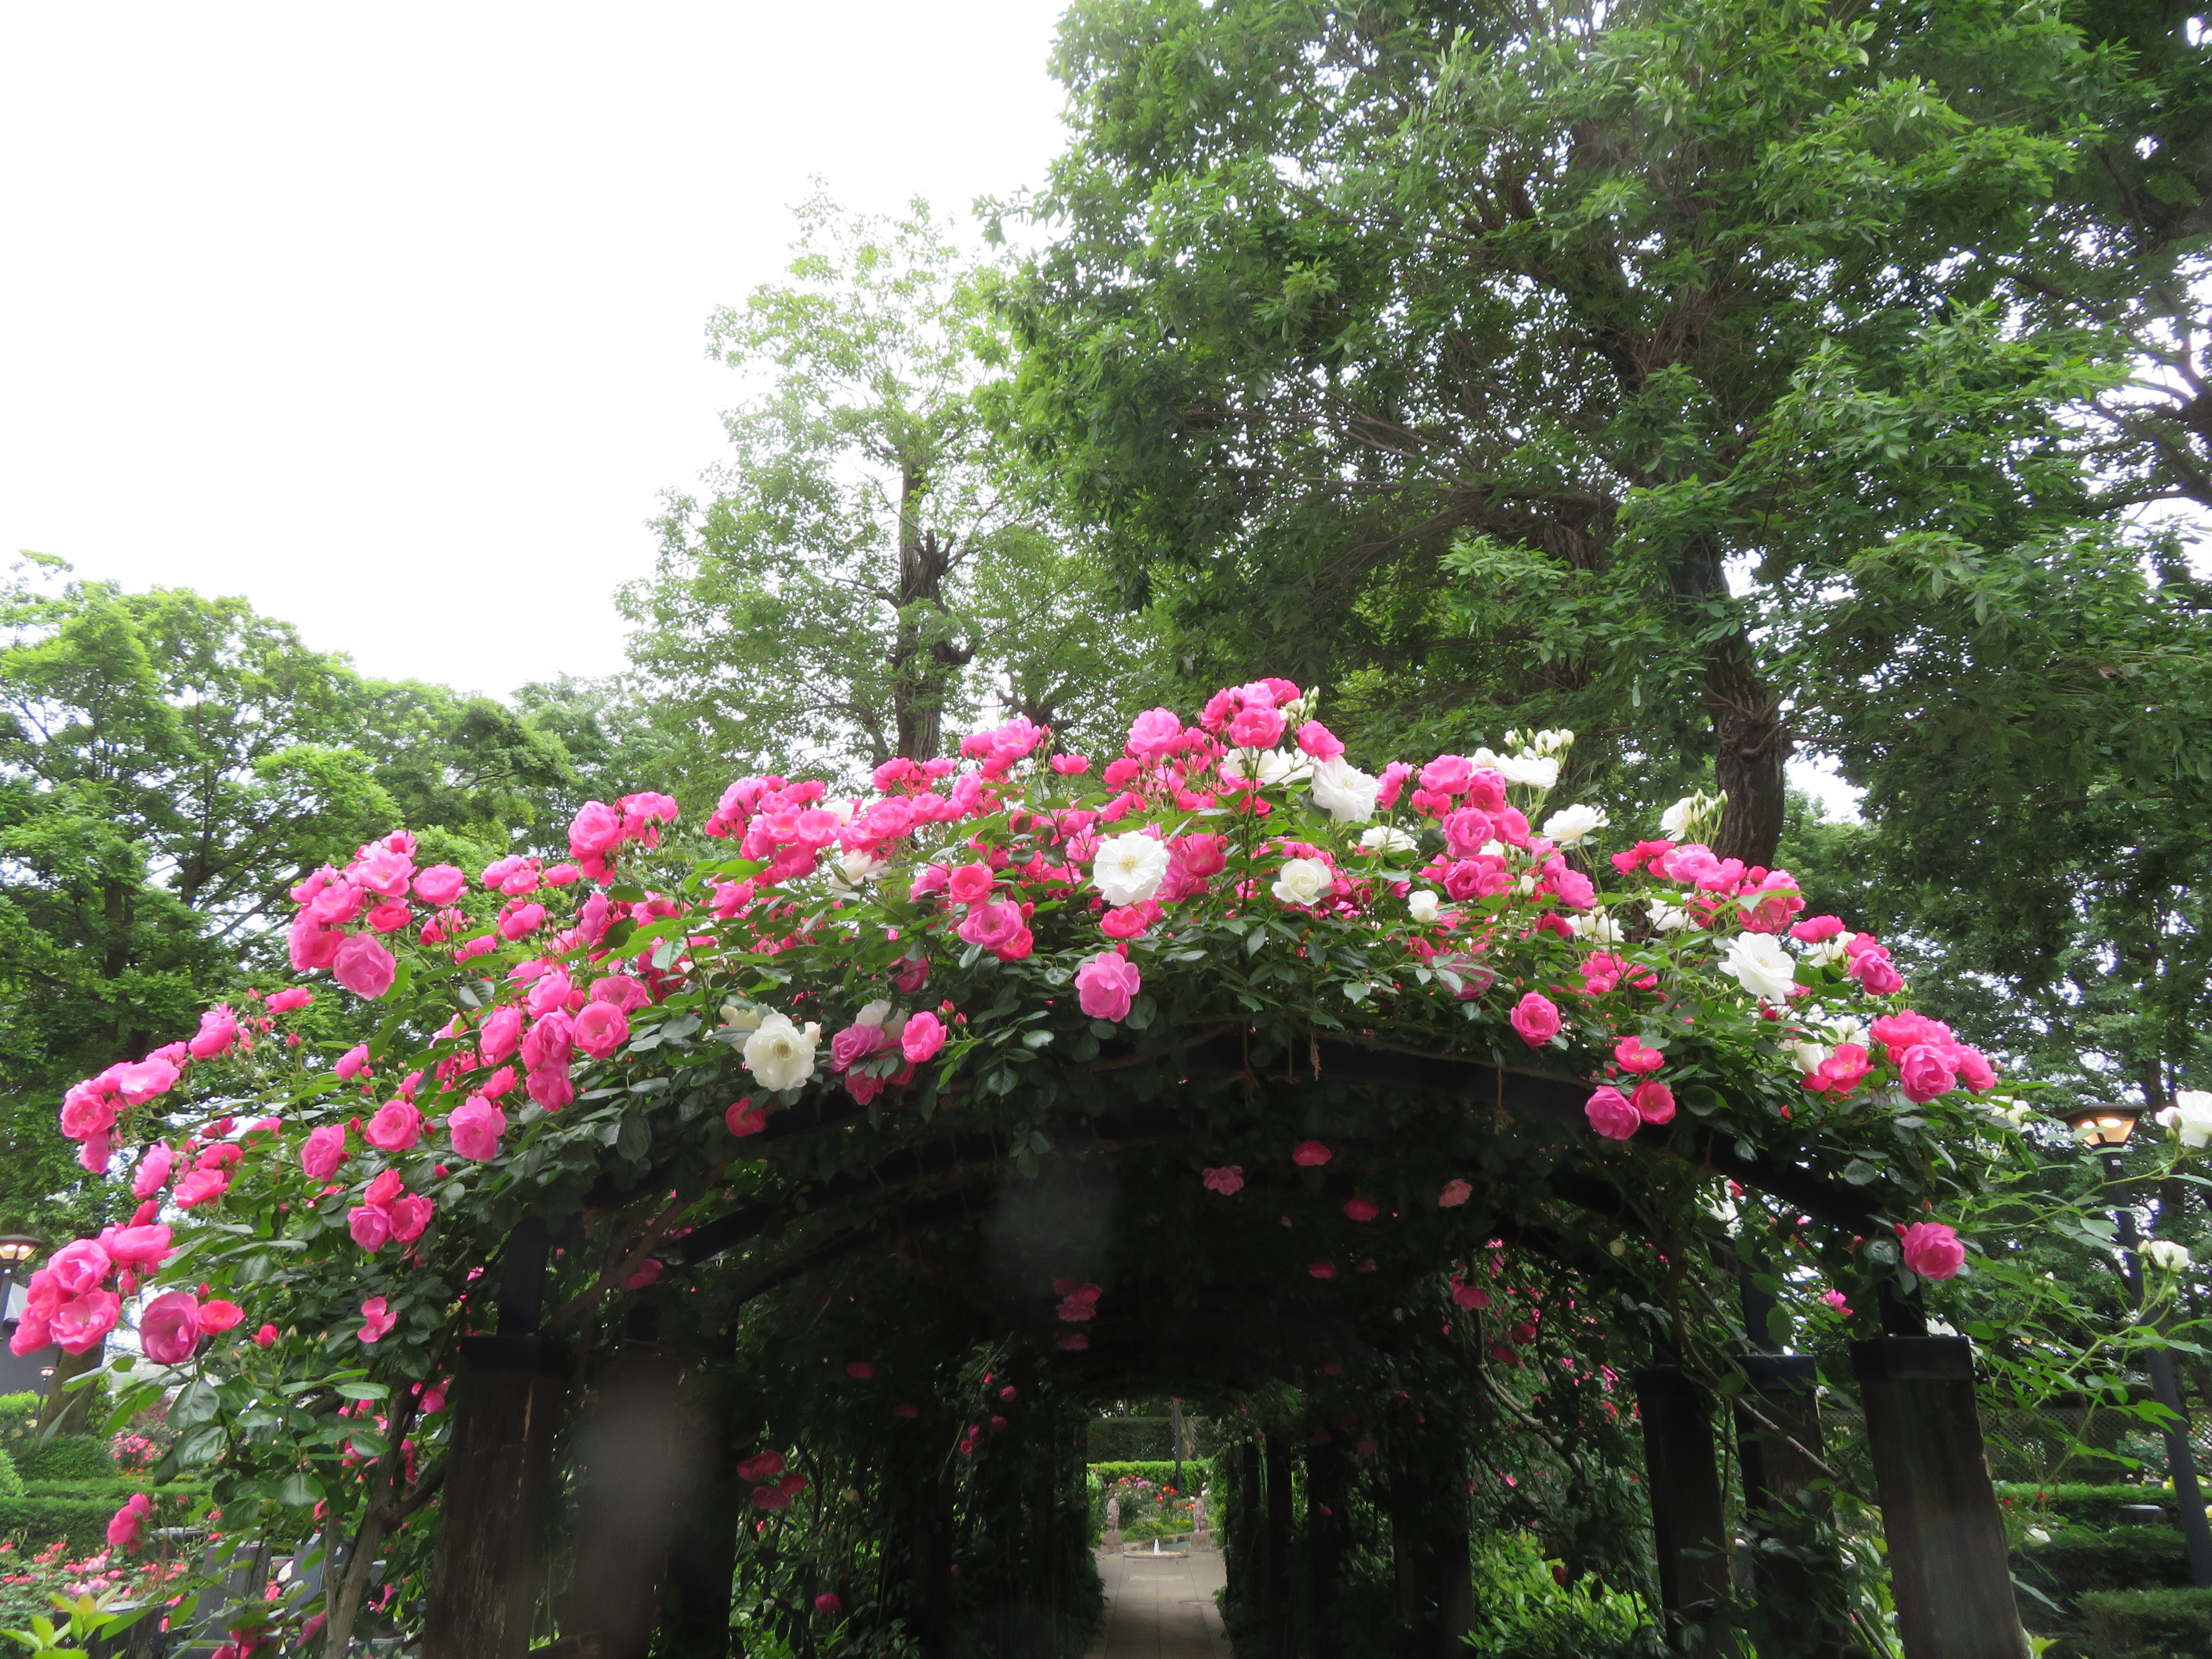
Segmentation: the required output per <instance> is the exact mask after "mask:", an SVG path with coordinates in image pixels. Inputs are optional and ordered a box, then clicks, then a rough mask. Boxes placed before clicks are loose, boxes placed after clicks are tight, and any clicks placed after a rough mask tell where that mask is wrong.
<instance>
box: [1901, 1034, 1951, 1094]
mask: <svg viewBox="0 0 2212 1659" xmlns="http://www.w3.org/2000/svg"><path fill="white" fill-rule="evenodd" d="M1948 1060H1949V1054H1948V1052H1947V1051H1946V1050H1945V1049H1942V1048H1935V1047H1933V1046H1932V1045H1930V1044H1929V1043H1925V1042H1916V1043H1914V1044H1913V1045H1912V1047H1911V1048H1907V1049H1906V1050H1905V1058H1904V1059H1903V1060H1900V1061H1899V1062H1898V1067H1897V1080H1898V1082H1899V1084H1900V1085H1903V1087H1904V1090H1905V1098H1906V1099H1907V1100H1909V1101H1911V1102H1912V1103H1914V1104H1915V1105H1922V1104H1924V1103H1927V1102H1929V1101H1931V1100H1933V1099H1935V1098H1936V1097H1937V1096H1938V1095H1948V1094H1949V1093H1950V1092H1951V1089H1952V1085H1954V1084H1955V1083H1956V1082H1957V1081H1958V1078H1957V1077H1956V1075H1955V1074H1954V1073H1953V1072H1952V1069H1951V1067H1950V1066H1949V1064H1948Z"/></svg>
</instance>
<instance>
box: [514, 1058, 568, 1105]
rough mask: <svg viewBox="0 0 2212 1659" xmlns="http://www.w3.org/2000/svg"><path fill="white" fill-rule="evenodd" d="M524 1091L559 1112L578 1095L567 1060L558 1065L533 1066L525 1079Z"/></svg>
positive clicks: (540, 1103)
mask: <svg viewBox="0 0 2212 1659" xmlns="http://www.w3.org/2000/svg"><path fill="white" fill-rule="evenodd" d="M522 1091H523V1092H524V1093H525V1094H526V1095H528V1096H529V1097H531V1098H532V1100H534V1101H536V1102H537V1103H538V1104H539V1105H540V1106H543V1107H544V1109H546V1110H547V1111H549V1112H557V1111H559V1110H560V1109H562V1107H563V1106H566V1105H567V1104H568V1103H569V1102H570V1101H572V1100H574V1099H575V1097H576V1085H574V1083H573V1082H571V1081H570V1080H569V1078H568V1064H567V1062H566V1061H563V1062H562V1064H560V1065H558V1066H532V1067H531V1068H530V1071H529V1072H528V1073H527V1074H526V1076H525V1077H524V1079H523V1084H522Z"/></svg>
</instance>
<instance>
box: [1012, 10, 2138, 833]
mask: <svg viewBox="0 0 2212 1659" xmlns="http://www.w3.org/2000/svg"><path fill="white" fill-rule="evenodd" d="M1056 68H1057V71H1058V73H1059V74H1060V76H1061V78H1062V79H1063V80H1064V81H1065V82H1066V84H1067V86H1068V88H1069V91H1070V94H1071V98H1072V100H1073V106H1074V108H1075V112H1076V121H1077V126H1078V134H1077V139H1076V142H1075V143H1074V145H1073V147H1072V149H1070V151H1069V153H1068V154H1067V155H1066V157H1065V158H1064V159H1063V160H1062V161H1061V162H1060V164H1059V165H1058V167H1056V169H1055V172H1054V178H1053V181H1052V185H1051V186H1050V188H1049V190H1048V191H1047V192H1046V193H1045V194H1044V195H1042V197H1039V198H1037V199H1036V201H1034V202H1030V203H1025V204H1015V207H1014V208H1010V209H1009V211H1012V210H1016V209H1017V208H1018V209H1021V210H1026V211H1028V212H1029V213H1030V214H1031V215H1032V216H1034V217H1035V218H1036V220H1037V221H1038V222H1044V223H1048V224H1051V225H1053V226H1054V228H1055V229H1056V232H1057V239H1056V240H1055V241H1054V244H1053V245H1052V246H1050V247H1049V248H1048V249H1047V250H1046V251H1045V252H1043V253H1042V254H1041V255H1039V256H1037V257H1036V258H1035V259H1033V260H1032V261H1031V262H1030V264H1029V266H1028V268H1027V270H1026V272H1025V275H1024V279H1023V280H1022V281H1021V282H1020V283H1018V284H1017V285H1016V286H1015V287H1014V288H1013V289H1012V290H1011V293H1010V296H1009V300H1008V311H1009V315H1010V317H1011V318H1012V321H1013V323H1014V325H1015V329H1016V334H1017V337H1018V340H1019V341H1020V343H1021V344H1022V346H1023V348H1024V370H1023V379H1022V383H1021V386H1020V393H1021V397H1020V400H1019V402H1018V407H1019V408H1020V409H1021V410H1024V414H1025V416H1027V417H1028V418H1029V419H1030V421H1031V422H1032V424H1031V428H1030V433H1031V443H1032V446H1033V449H1034V452H1035V453H1036V456H1037V459H1038V463H1039V465H1041V466H1044V467H1046V468H1048V469H1050V470H1051V471H1054V472H1055V473H1057V474H1058V475H1059V476H1060V477H1063V478H1065V479H1066V481H1067V483H1068V486H1069V488H1070V489H1071V492H1072V494H1073V499H1074V500H1075V501H1077V502H1078V503H1079V507H1080V509H1081V510H1083V511H1085V512H1087V513H1093V514H1096V515H1097V517H1098V518H1099V519H1100V520H1102V521H1103V525H1104V526H1105V532H1104V546H1105V548H1106V550H1107V552H1108V555H1109V557H1110V558H1111V559H1112V560H1113V561H1114V562H1115V567H1116V568H1117V569H1118V570H1119V571H1120V573H1121V576H1122V579H1123V580H1125V581H1126V582H1127V583H1129V584H1130V585H1132V586H1133V587H1135V588H1137V589H1139V591H1145V590H1146V587H1147V585H1150V586H1151V588H1152V589H1154V590H1157V591H1159V592H1163V593H1164V594H1165V595H1166V596H1167V597H1168V602H1169V604H1170V606H1171V608H1172V611H1173V613H1174V615H1175V616H1176V618H1177V619H1178V621H1179V622H1180V623H1182V625H1183V626H1184V627H1185V628H1186V629H1188V631H1189V632H1190V634H1191V635H1193V637H1194V640H1196V641H1200V642H1202V648H1200V650H1199V651H1198V652H1197V653H1196V654H1197V655H1198V656H1199V658H1200V661H1201V662H1202V663H1203V664H1204V665H1205V669H1204V670H1202V671H1213V670H1220V671H1243V670H1244V669H1245V668H1246V667H1247V665H1253V664H1258V663H1263V662H1264V663H1267V664H1270V665H1280V668H1281V671H1286V672H1290V673H1292V674H1295V675H1297V676H1298V677H1299V678H1301V679H1309V678H1310V679H1321V680H1325V681H1327V682H1328V684H1330V685H1331V686H1332V687H1334V688H1337V690H1336V692H1334V693H1333V695H1339V696H1341V697H1343V698H1345V699H1346V700H1348V701H1349V702H1350V704H1351V706H1352V708H1353V709H1354V710H1356V711H1357V712H1358V714H1359V715H1361V716H1362V717H1364V724H1366V725H1367V726H1368V727H1369V729H1370V731H1371V732H1373V734H1374V735H1375V736H1376V738H1377V739H1378V740H1389V741H1393V742H1405V741H1412V740H1413V739H1415V738H1420V739H1424V740H1425V738H1428V737H1430V736H1433V735H1438V734H1442V735H1445V736H1449V737H1451V738H1458V739H1462V740H1466V741H1470V742H1471V741H1473V740H1474V735H1473V734H1475V733H1491V734H1494V733H1495V732H1496V731H1497V729H1498V726H1499V725H1500V724H1503V723H1506V722H1512V723H1516V724H1526V725H1545V726H1549V725H1566V726H1573V727H1575V728H1577V730H1579V731H1582V732H1583V733H1584V736H1585V739H1586V741H1585V744H1583V745H1581V746H1580V748H1581V750H1582V752H1584V753H1585V754H1587V755H1588V756H1589V759H1588V760H1587V761H1585V763H1584V764H1585V766H1586V767H1590V768H1593V769H1595V770H1597V771H1603V770H1606V769H1609V768H1610V767H1611V766H1613V765H1617V764H1618V763H1620V760H1621V759H1623V758H1624V757H1643V756H1646V755H1650V754H1655V753H1656V754H1670V755H1671V754H1675V753H1678V752H1679V753H1681V754H1683V755H1685V756H1686V757H1687V758H1688V759H1689V760H1690V761H1691V762H1692V763H1693V764H1694V763H1696V762H1698V761H1699V759H1700V758H1702V757H1710V762H1711V765H1712V767H1713V769H1714V772H1715V775H1716V776H1717V781H1718V783H1719V785H1720V787H1722V788H1723V789H1724V790H1725V791H1726V792H1727V793H1728V796H1729V806H1728V811H1727V815H1726V817H1725V819H1724V822H1723V825H1722V827H1721V829H1720V831H1719V836H1718V842H1717V845H1718V847H1719V848H1720V850H1722V851H1723V853H1726V854H1732V855H1740V856H1741V857H1743V858H1745V859H1746V860H1748V861H1752V862H1758V863H1767V862H1771V859H1772V857H1773V854H1774V851H1775V847H1776V844H1777V838H1778V835H1779V833H1780V830H1781V828H1782V822H1783V815H1784V782H1783V767H1784V761H1785V759H1786V757H1788V756H1789V754H1790V752H1791V750H1792V747H1793V745H1794V744H1795V742H1796V739H1797V737H1798V735H1799V733H1800V732H1801V730H1802V717H1803V716H1802V710H1803V704H1802V699H1803V696H1804V695H1805V691H1806V689H1807V688H1806V686H1805V685H1804V684H1803V683H1802V680H1801V678H1799V676H1798V674H1797V673H1796V663H1795V662H1794V661H1793V660H1791V659H1789V658H1788V657H1787V656H1786V655H1784V653H1781V652H1779V651H1778V650H1777V649H1776V647H1775V643H1774V641H1773V638H1772V634H1771V630H1772V628H1773V625H1774V623H1775V621H1776V618H1777V613H1778V608H1779V606H1780V605H1781V603H1782V602H1783V600H1784V595H1785V594H1788V595H1790V596H1791V597H1794V596H1795V595H1796V594H1797V593H1799V592H1802V590H1803V589H1805V588H1807V587H1810V588H1814V589H1816V590H1817V589H1819V588H1820V587H1821V586H1823V585H1824V584H1826V583H1827V582H1829V581H1832V580H1837V579H1838V578H1839V577H1840V576H1841V574H1842V571H1841V561H1842V560H1844V559H1847V558H1848V556H1850V553H1852V552H1855V551H1856V547H1854V546H1848V545H1839V543H1838V535H1837V529H1838V527H1837V526H1836V525H1835V523H1834V522H1833V520H1832V514H1831V513H1830V511H1829V507H1830V505H1831V502H1830V498H1829V496H1828V495H1826V492H1825V489H1823V488H1822V487H1820V486H1819V485H1816V484H1814V483H1811V482H1808V476H1807V475H1806V474H1804V473H1802V471H1801V470H1800V464H1801V463H1803V462H1806V461H1808V460H1809V459H1814V457H1811V456H1808V454H1807V453H1806V452H1804V451H1803V450H1802V448H1796V447H1786V446H1784V445H1783V444H1782V442H1781V441H1780V438H1779V437H1778V428H1777V427H1776V421H1775V417H1776V415H1777V412H1778V410H1780V409H1781V408H1783V406H1784V404H1787V403H1789V402H1790V400H1792V399H1793V398H1802V397H1804V396H1805V395H1807V388H1808V379H1807V377H1808V374H1812V373H1813V371H1814V369H1815V368H1816V366H1817V365H1818V364H1819V363H1820V361H1821V354H1823V353H1824V352H1829V351H1834V350H1842V351H1844V352H1845V353H1846V354H1847V355H1848V356H1850V358H1851V359H1852V360H1853V361H1854V362H1862V363H1866V364H1872V365H1894V364H1897V363H1899V362H1901V361H1902V360H1903V359H1905V358H1906V357H1908V356H1911V355H1912V354H1913V352H1914V351H1915V350H1916V349H1918V348H1919V347H1921V346H1922V345H1923V344H1924V343H1925V340H1926V337H1927V336H1928V333H1929V330H1930V329H1932V328H1937V327H1941V326H1945V325H1949V326H1954V327H1956V326H1963V325H1965V323H1966V321H1968V320H1971V319H1972V318H1974V317H1976V316H1980V315H1981V313H1975V312H1974V309H1973V308H1974V307H1976V306H1977V305H1979V304H1981V303H1983V302H1985V301H1989V300H1990V297H1991V296H1992V295H1996V294H1998V293H1999V292H2000V291H2001V290H2002V279H2001V276H2000V275H1999V274H1998V272H1997V270H1996V267H1995V264H1994V262H1993V261H1990V260H1987V259H1984V258H1982V257H1981V256H1982V255H1983V254H1984V253H1985V252H1988V251H1989V250H1991V249H1996V250H1999V251H2002V250H2006V249H2016V248H2018V247H2020V246H2023V245H2024V243H2025V242H2026V241H2027V239H2028V238H2029V236H2030V234H2031V229H2032V226H2033V216H2034V213H2035V210H2036V209H2037V207H2038V204H2045V203H2047V202H2048V201H2049V200H2050V198H2051V192H2052V190H2053V188H2054V185H2055V183H2056V181H2057V179H2059V178H2060V177H2061V175H2063V173H2065V172H2066V171H2067V169H2068V168H2069V167H2073V166H2074V165H2075V164H2076V162H2077V161H2078V160H2079V144H2080V142H2081V138H2082V136H2083V134H2084V133H2085V131H2086V128H2085V125H2084V124H2083V123H2082V122H2081V119H2080V118H2078V117H2077V116H2075V115H2074V114H2072V113H2070V110H2071V109H2072V103H2071V102H2070V101H2069V100H2078V99H2079V97H2080V96H2081V94H2082V88H2083V87H2084V86H2085V85H2086V84H2089V83H2091V82H2094V81H2095V78H2096V76H2097V74H2098V73H2099V60H2097V59H2096V58H2094V57H2093V56H2092V55H2090V54H2087V53H2085V52H2083V50H2082V49H2081V46H2080V43H2079V42H2078V41H2077V40H2075V37H2074V36H2073V35H2072V34H2071V33H2069V31H2067V30H2066V29H2065V28H2063V27H2061V26H2060V25H2059V24H2058V22H2057V19H2056V17H2055V16H2054V15H2051V14H2050V13H2049V12H2047V11H2042V10H2038V9H2033V8H2031V9H2025V10H2021V11H2018V12H2013V13H2007V14H2004V15H1997V14H1996V13H1992V12H1990V11H1987V10H1984V9H1979V8H1974V7H1966V6H1959V5H1953V4H1945V3H1933V0H1929V3H1920V4H1916V5H1909V6H1905V7H1903V8H1898V9H1883V10H1881V11H1880V12H1878V13H1875V12H1864V11H1862V10H1860V9H1854V8H1845V7H1838V6H1827V5H1820V4H1810V3H1802V0H1772V3H1768V0H1653V3H1644V4H1638V5H1631V6H1626V7H1603V8H1599V7H1592V6H1587V5H1583V4H1579V3H1571V0H1565V3H1550V4H1541V5H1538V6H1534V7H1530V8H1518V9H1509V10H1504V11H1500V10H1496V9H1479V8H1470V7H1465V6H1460V5H1455V4H1448V3H1447V4H1432V5H1404V4H1395V3H1381V0H1376V3H1351V4H1345V5H1338V6H1325V5H1301V6H1291V7H1279V8H1263V9H1250V8H1223V7H1216V6H1206V5H1202V4H1200V3H1198V0H1091V3H1086V4H1083V5H1079V6H1078V7H1077V8H1076V9H1074V10H1073V12H1072V13H1071V14H1070V15H1069V18H1068V21H1067V22H1066V26H1065V27H1064V29H1063V32H1062V35H1061V40H1060V46H1059V50H1058V55H1057V58H1056ZM1991 88H2002V96H2001V97H2000V96H1998V95H1996V94H1994V93H1993V92H1992V91H1991V90H1990V89H1991ZM1981 326H1982V328H1983V330H1984V331H1985V332H1990V333H1993V334H1994V335H1996V337H1999V338H2001V339H2002V338H2004V337H2006V335H2007V331H2008V328H2009V327H2010V326H2011V325H2010V321H2009V319H2004V318H2001V317H1997V316H1994V315H1988V316H1982V322H1981ZM1985 356H1987V357H1988V359H1989V363H1988V365H1987V366H1986V368H1985V369H1984V373H1985V374H1999V375H2002V376H2005V377H2008V378H2007V379H2005V380H2002V382H2001V383H1999V384H1996V385H1984V384H1981V383H1978V382H1969V383H1965V384H1960V383H1956V382H1941V381H1930V382H1929V383H1928V384H1927V386H1924V387H1923V391H1928V392H1933V393H1935V394H1936V396H1938V398H1941V399H1946V400H1948V401H1946V402H1945V404H1944V410H1945V413H1946V414H1947V415H1951V416H1958V415H1961V414H1963V412H1964V411H1965V410H1966V408H1968V407H1969V406H1972V405H1973V404H1977V403H1987V402H1990V401H1992V400H1993V399H1995V398H1996V397H1997V396H1998V394H2000V393H2002V394H2003V396H2004V397H2006V398H2008V399H2009V400H2010V407H2011V408H2012V410H2014V413H2013V416H2012V418H2013V424H2014V427H2015V429H2016V431H2017V434H2018V437H2019V443H2018V444H2017V445H2015V447H1992V449H1991V450H1990V452H1989V453H1984V455H1983V456H1981V457H1980V458H1978V461H1977V463H1976V469H1975V470H1974V471H1971V472H1969V473H1967V474H1966V475H1963V476H1959V477H1952V478H1950V479H1948V480H1947V482H1948V483H1950V484H1951V485H1952V487H1953V488H1954V490H1955V491H1956V492H1957V493H1958V494H1960V495H1962V496H1963V497H1966V498H1967V500H1968V501H1972V502H1980V501H2002V502H2013V501H2018V500H2019V499H2021V497H2022V496H2023V495H2024V494H2025V493H2026V485H2027V479H2026V478H2025V477H2024V474H2025V473H2027V472H2033V471H2034V470H2035V469H2036V467H2037V465H2038V462H2039V459H2040V458H2041V457H2043V456H2044V455H2045V454H2046V453H2050V452H2054V451H2063V447H2064V443H2065V438H2066V435H2065V434H2064V433H2063V431H2062V430H2060V429H2059V428H2058V427H2057V424H2056V422H2055V419H2054V411H2055V410H2056V408H2057V404H2059V403H2060V402H2061V401H2063V399H2064V398H2068V397H2078V396H2079V395H2080V394H2081V393H2082V392H2085V391H2086V390H2088V389H2091V388H2093V387H2094V386H2101V385H2104V384H2107V383H2109V381H2110V380H2112V378H2113V377H2114V376H2115V375H2116V374H2117V373H2118V371H2117V370H2116V369H2113V368H2111V367H2110V366H2108V365H2101V364H2100V362H2097V361H2095V360H2094V359H2091V360H2089V361H2086V362H2085V361H2083V360H2082V356H2081V337H2080V334H2079V331H2077V330H2075V329H2073V328H2071V327H2068V328H2066V329H2064V330H2063V331H2062V334H2061V336H2060V337H2056V338H2054V337H2051V335H2049V334H2047V333H2045V334H2037V335H2032V336H2030V337H2027V338H2026V339H2025V340H2021V341H2015V342H2013V343H2012V345H2011V349H2009V350H2007V351H1996V350H1992V351H1990V352H1987V353H1985ZM2039 419H2040V420H2041V421H2042V422H2044V428H2045V429H2040V430H2039V429H2037V428H2036V422H2037V421H2038V420H2039ZM2042 474H2043V476H2042V477H2040V478H2039V480H2037V481H2036V482H2037V483H2039V487H2040V489H2041V493H2039V494H2037V495H2034V497H2033V501H2032V507H2033V512H2034V513H2036V514H2038V515H2040V516H2043V517H2051V516H2058V517H2063V516H2064V515H2065V514H2066V513H2068V512H2069V511H2070V510H2073V509H2075V507H2080V506H2081V505H2083V504H2084V503H2086V501H2087V495H2088V493H2089V492H2088V490H2087V484H2086V481H2084V480H2082V479H2081V478H2080V477H2075V479H2074V480H2073V482H2072V483H2070V485H2068V486H2067V487H2065V488H2062V489H2057V491H2056V493H2055V494H2054V493H2053V492H2052V490H2051V479H2052V477H2054V476H2056V470H2055V469H2054V468H2053V467H2051V466H2045V467H2044V468H2043V469H2042ZM1903 527H1905V524H1904V521H1902V520H1893V521H1891V522H1890V523H1888V524H1887V526H1884V527H1883V528H1882V529H1880V530H1878V531H1877V533H1886V532H1891V531H1894V530H1896V529H1899V528H1903Z"/></svg>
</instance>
